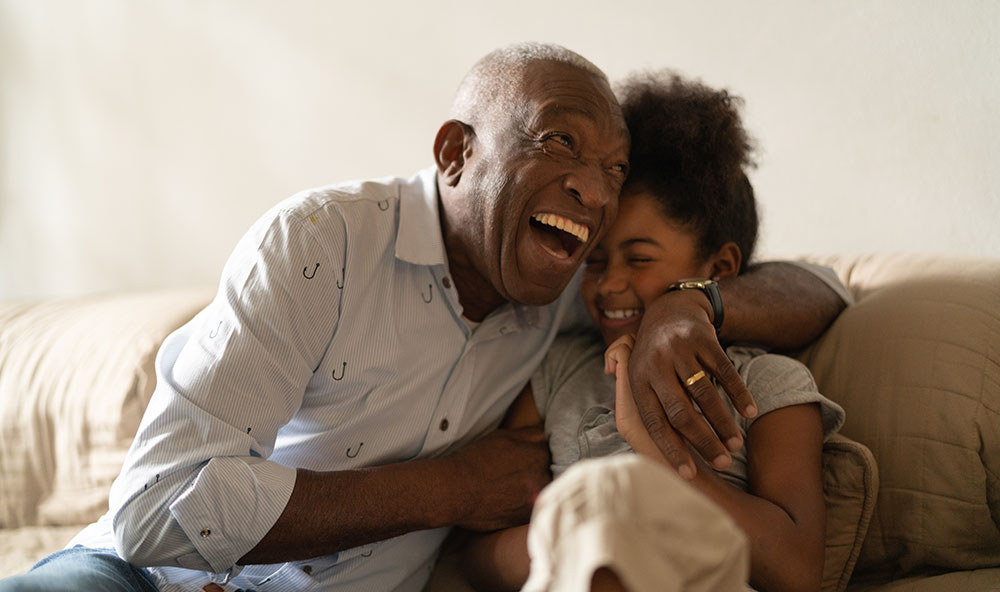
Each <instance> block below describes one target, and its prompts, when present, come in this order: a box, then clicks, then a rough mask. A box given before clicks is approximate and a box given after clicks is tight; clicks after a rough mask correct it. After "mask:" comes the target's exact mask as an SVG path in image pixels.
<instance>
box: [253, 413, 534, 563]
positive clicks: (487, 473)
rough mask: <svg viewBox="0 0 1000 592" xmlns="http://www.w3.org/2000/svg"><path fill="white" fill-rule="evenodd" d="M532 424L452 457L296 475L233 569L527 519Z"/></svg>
mask: <svg viewBox="0 0 1000 592" xmlns="http://www.w3.org/2000/svg"><path fill="white" fill-rule="evenodd" d="M549 462H550V461H549V454H548V444H547V443H546V441H545V433H544V431H543V430H542V428H541V427H540V426H532V427H526V428H521V429H516V430H507V429H501V430H496V431H494V432H492V433H490V434H488V435H486V436H485V437H483V438H480V439H479V440H477V441H475V442H473V443H472V444H469V445H467V446H465V447H464V448H461V449H460V450H458V451H457V452H455V453H454V454H453V455H451V456H448V457H445V458H438V459H422V460H414V461H408V462H403V463H396V464H391V465H384V466H381V467H372V468H365V469H356V470H349V471H336V472H316V471H307V470H304V469H299V470H298V471H297V472H296V479H295V487H294V488H293V489H292V494H291V496H290V498H289V500H288V503H287V504H286V506H285V509H284V511H283V512H282V513H281V516H279V517H278V520H277V521H276V522H275V523H274V526H272V527H271V529H270V530H269V531H268V533H267V534H266V535H265V536H264V538H263V539H261V541H260V542H259V543H258V544H257V545H256V546H255V547H254V548H253V549H251V550H250V551H249V552H248V553H247V554H246V555H244V556H243V557H242V558H240V560H239V562H238V563H240V564H241V565H246V564H251V563H279V562H284V561H293V560H299V559H306V558H309V557H316V556H319V555H327V554H330V553H335V552H337V551H341V550H343V549H349V548H351V547H356V546H358V545H363V544H365V543H370V542H374V541H381V540H385V539H388V538H391V537H394V536H398V535H401V534H404V533H407V532H412V531H415V530H426V529H429V528H438V527H441V526H452V525H456V526H463V527H465V528H469V529H472V530H497V529H499V528H507V527H510V526H514V525H517V524H524V523H525V522H527V521H528V517H529V516H530V513H531V506H532V503H533V501H534V499H535V497H536V496H537V495H538V492H539V491H541V489H542V488H543V487H544V486H545V485H546V484H547V483H548V482H549V480H550V479H551V476H550V475H549V472H548V467H549Z"/></svg>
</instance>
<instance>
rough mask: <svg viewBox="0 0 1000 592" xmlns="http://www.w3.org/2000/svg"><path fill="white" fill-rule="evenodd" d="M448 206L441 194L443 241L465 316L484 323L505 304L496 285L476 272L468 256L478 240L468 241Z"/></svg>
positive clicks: (439, 204)
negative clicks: (449, 211) (484, 320)
mask: <svg viewBox="0 0 1000 592" xmlns="http://www.w3.org/2000/svg"><path fill="white" fill-rule="evenodd" d="M448 209H449V208H448V205H447V203H446V202H445V200H444V199H442V198H441V192H440V190H439V191H438V210H439V217H440V221H441V236H442V237H443V239H444V250H445V256H446V257H447V259H448V269H449V270H450V273H451V278H452V281H453V282H454V283H455V291H457V292H458V302H459V303H460V304H461V305H462V315H463V316H465V318H467V319H469V320H470V321H475V322H482V320H483V319H485V318H486V315H488V314H490V313H491V312H493V311H494V310H496V309H498V308H500V307H501V306H502V305H503V304H504V303H505V302H506V300H505V299H504V298H503V296H501V295H500V293H499V292H497V291H496V289H495V288H494V287H493V284H492V283H490V281H489V280H488V279H487V278H486V277H485V276H484V275H483V274H481V273H480V272H479V270H478V269H476V266H475V265H473V263H472V260H471V258H470V256H469V254H470V253H473V252H475V249H476V247H477V245H476V243H475V240H476V239H475V238H471V239H470V237H466V236H465V235H464V234H463V232H462V231H463V230H468V229H467V228H465V227H464V225H463V224H462V223H461V221H460V220H452V219H451V218H450V217H449V215H448Z"/></svg>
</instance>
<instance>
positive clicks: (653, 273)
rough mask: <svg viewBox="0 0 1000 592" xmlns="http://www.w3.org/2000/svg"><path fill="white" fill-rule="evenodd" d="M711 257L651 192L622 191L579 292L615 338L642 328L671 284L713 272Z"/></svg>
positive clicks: (609, 339) (598, 321)
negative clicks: (705, 257) (644, 318)
mask: <svg viewBox="0 0 1000 592" xmlns="http://www.w3.org/2000/svg"><path fill="white" fill-rule="evenodd" d="M711 273H712V262H711V260H709V261H699V258H698V257H697V254H696V249H695V237H694V236H693V235H692V234H691V233H689V232H688V231H686V230H684V229H683V228H682V227H681V226H679V225H677V224H675V223H673V222H672V221H671V220H670V219H669V218H667V217H666V216H664V215H663V213H662V211H661V210H660V207H659V206H658V205H657V203H656V201H655V199H654V198H653V197H652V196H651V195H650V194H648V193H645V192H642V191H638V192H634V193H633V192H629V193H625V194H623V195H622V196H621V199H620V201H619V209H618V218H617V219H616V220H615V223H614V224H613V225H612V226H611V228H610V230H608V233H607V235H606V236H605V237H604V240H602V241H601V242H600V243H599V244H598V245H597V247H595V248H594V250H593V251H592V252H591V253H590V256H589V257H588V258H587V264H586V268H585V271H584V275H583V282H582V283H581V285H580V293H581V295H582V296H583V301H584V302H585V303H586V305H587V311H588V312H589V313H590V318H592V319H593V320H594V322H595V323H596V324H597V326H598V327H599V328H600V330H601V334H602V335H603V336H604V341H605V343H609V344H610V343H611V342H612V341H614V340H615V339H617V338H618V337H620V336H622V335H625V334H627V333H631V334H635V333H636V331H638V330H639V321H640V320H641V319H642V314H643V312H644V311H645V310H646V306H648V305H649V304H650V303H652V302H653V301H654V300H655V299H656V298H657V297H658V296H660V295H661V294H663V293H664V292H666V291H667V288H668V287H670V284H673V283H674V282H676V281H678V280H682V279H686V278H695V277H700V278H704V277H709V276H710V275H711Z"/></svg>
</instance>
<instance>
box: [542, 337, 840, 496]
mask: <svg viewBox="0 0 1000 592" xmlns="http://www.w3.org/2000/svg"><path fill="white" fill-rule="evenodd" d="M604 349H605V346H604V342H603V341H601V338H600V336H599V335H597V334H596V333H580V334H573V335H561V336H559V337H557V338H556V340H555V342H554V343H553V344H552V347H551V348H550V349H549V353H548V355H547V356H546V358H545V360H544V361H543V362H542V365H541V366H540V367H539V368H538V370H537V371H535V374H534V375H533V376H532V377H531V388H532V391H533V393H534V398H535V404H536V406H537V407H538V413H539V414H540V415H541V416H542V417H543V418H544V419H545V435H546V436H547V437H548V439H549V448H550V450H551V452H552V474H553V475H554V476H556V477H558V476H559V475H560V474H561V473H562V472H563V471H565V470H566V469H567V468H568V467H569V465H571V464H573V463H574V462H576V461H578V460H581V459H584V458H593V457H599V456H608V455H611V454H621V453H623V452H629V451H631V448H630V447H629V445H628V443H627V442H626V441H625V438H624V437H623V436H622V435H621V434H619V433H618V430H617V428H616V427H615V411H614V407H615V379H614V376H608V375H607V374H605V373H604ZM726 354H728V355H729V358H730V359H731V360H732V361H733V364H734V365H735V366H736V370H737V371H738V372H739V374H740V377H741V378H742V379H743V381H744V382H746V385H747V388H749V389H750V392H751V393H752V394H753V396H754V400H755V401H756V402H757V409H758V413H757V417H756V418H753V419H747V418H745V417H743V416H742V415H740V414H739V413H737V412H736V410H735V409H734V408H733V406H732V403H730V401H729V397H728V396H727V395H726V394H725V392H724V391H723V390H722V388H721V387H719V386H718V384H716V388H717V389H718V390H719V394H720V396H721V397H722V400H723V401H725V402H726V404H727V406H728V408H729V410H730V412H731V413H732V414H733V417H734V418H735V419H736V423H737V425H738V426H739V428H740V431H741V432H742V434H743V436H744V438H746V434H747V431H748V430H749V429H750V426H751V424H753V422H754V421H755V420H756V419H757V418H759V417H761V416H763V415H764V414H765V413H768V412H771V411H774V410H775V409H780V408H782V407H788V406H790V405H801V404H805V403H818V404H819V406H820V415H821V417H822V422H823V437H824V439H825V438H827V437H828V436H829V435H830V434H832V433H834V432H836V431H837V430H838V429H840V426H841V425H842V424H843V423H844V410H843V409H842V408H841V407H840V405H837V404H836V403H834V402H833V401H831V400H829V399H827V398H826V397H824V396H823V395H821V394H819V392H818V391H817V389H816V383H815V381H814V380H813V377H812V374H810V373H809V370H808V369H807V368H806V367H805V366H804V365H802V364H801V363H800V362H798V361H796V360H793V359H792V358H789V357H786V356H780V355H777V354H769V353H766V352H765V351H764V350H761V349H756V348H751V347H745V346H730V347H728V348H726ZM718 473H719V475H720V476H721V477H722V478H724V479H726V480H727V481H729V482H730V483H732V484H733V485H735V486H737V487H739V488H741V489H744V490H745V489H746V488H747V462H746V446H744V447H743V448H742V449H740V450H739V451H737V452H734V453H733V463H732V465H730V467H729V468H728V469H726V470H725V471H718Z"/></svg>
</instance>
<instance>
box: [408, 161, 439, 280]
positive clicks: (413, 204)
mask: <svg viewBox="0 0 1000 592" xmlns="http://www.w3.org/2000/svg"><path fill="white" fill-rule="evenodd" d="M396 258H397V259H401V260H403V261H406V262H408V263H413V264H414V265H446V264H447V261H448V259H447V257H446V255H445V250H444V237H443V236H442V235H441V217H440V216H439V214H438V191H437V169H436V168H435V167H428V168H426V169H423V170H422V171H420V172H418V173H417V174H416V175H414V176H413V177H412V178H410V179H409V180H408V181H407V182H406V183H405V184H404V185H402V187H401V190H400V196H399V231H398V232H397V234H396Z"/></svg>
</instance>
